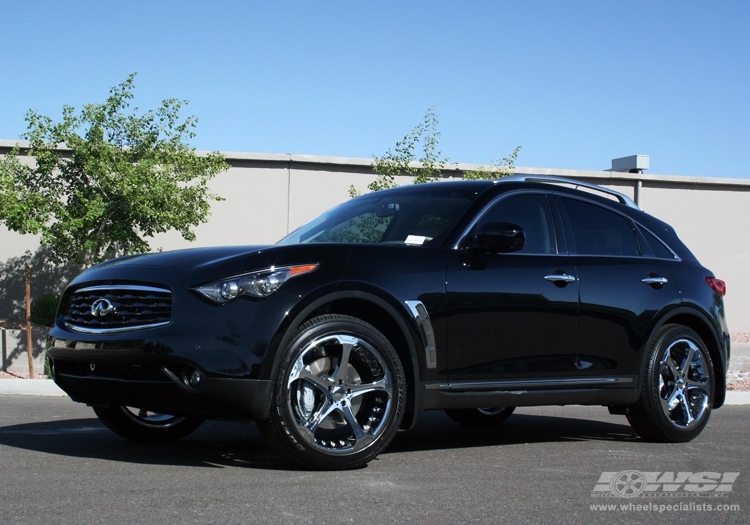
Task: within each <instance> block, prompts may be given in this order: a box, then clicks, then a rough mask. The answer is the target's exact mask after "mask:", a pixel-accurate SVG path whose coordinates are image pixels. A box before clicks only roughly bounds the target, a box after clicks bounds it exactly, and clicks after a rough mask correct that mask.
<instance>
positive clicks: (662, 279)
mask: <svg viewBox="0 0 750 525" xmlns="http://www.w3.org/2000/svg"><path fill="white" fill-rule="evenodd" d="M641 280H642V281H643V282H644V283H646V284H657V285H660V286H661V285H662V284H667V283H668V282H669V280H668V279H667V278H666V277H659V276H658V275H654V276H652V277H646V278H645V279H641Z"/></svg>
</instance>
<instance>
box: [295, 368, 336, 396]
mask: <svg viewBox="0 0 750 525" xmlns="http://www.w3.org/2000/svg"><path fill="white" fill-rule="evenodd" d="M297 379H305V380H306V381H307V382H308V383H310V384H312V385H313V386H315V387H316V388H317V389H318V390H320V391H321V392H323V393H326V392H327V391H328V388H329V387H330V386H331V385H333V381H331V379H330V378H329V377H325V376H324V377H319V376H316V375H315V374H313V373H312V372H310V370H308V369H307V368H303V369H302V370H301V371H300V373H299V374H298V376H297Z"/></svg>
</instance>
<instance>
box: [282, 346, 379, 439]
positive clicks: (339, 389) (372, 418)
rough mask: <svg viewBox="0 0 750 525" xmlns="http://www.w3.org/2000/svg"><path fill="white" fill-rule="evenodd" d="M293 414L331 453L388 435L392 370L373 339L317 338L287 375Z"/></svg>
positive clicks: (303, 430)
mask: <svg viewBox="0 0 750 525" xmlns="http://www.w3.org/2000/svg"><path fill="white" fill-rule="evenodd" d="M287 388H288V389H289V392H290V394H291V395H290V396H289V398H288V403H289V405H288V408H289V413H290V414H293V417H294V424H295V426H296V428H297V430H298V431H299V433H300V435H301V436H302V438H303V439H304V440H305V441H307V443H308V444H310V445H311V446H313V447H315V448H316V449H317V450H319V451H321V452H324V453H327V454H352V453H356V452H359V451H361V450H363V449H365V448H367V447H368V446H370V445H371V444H372V443H373V441H375V440H376V439H377V438H378V436H380V435H381V434H382V433H383V430H384V423H385V422H387V421H388V420H389V417H390V414H391V411H392V410H393V403H392V400H393V386H392V376H391V372H390V371H389V370H388V366H387V364H386V362H385V360H384V359H383V356H382V355H380V352H378V350H377V349H375V348H374V347H373V346H372V345H371V344H369V343H368V342H367V341H365V340H363V339H361V338H358V337H354V336H351V335H345V334H333V335H327V336H325V337H321V338H319V339H315V340H313V341H311V342H310V343H308V344H307V345H306V346H305V348H304V349H303V350H302V351H301V352H300V354H299V356H298V357H297V359H296V360H295V362H294V365H293V366H292V370H291V373H290V374H289V377H288V379H287Z"/></svg>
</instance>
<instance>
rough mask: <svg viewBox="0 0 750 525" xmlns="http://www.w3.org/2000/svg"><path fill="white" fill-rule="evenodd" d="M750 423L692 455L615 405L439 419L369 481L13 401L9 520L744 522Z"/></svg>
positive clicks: (373, 468)
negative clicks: (163, 440)
mask: <svg viewBox="0 0 750 525" xmlns="http://www.w3.org/2000/svg"><path fill="white" fill-rule="evenodd" d="M748 418H750V407H747V406H728V407H723V408H722V409H721V410H717V411H716V412H714V413H713V414H712V415H711V420H710V422H709V425H708V427H707V428H706V429H705V430H704V432H703V433H702V434H701V435H700V436H699V437H698V438H697V439H695V440H694V441H692V442H689V443H679V444H664V443H647V442H644V441H642V440H640V439H638V438H637V437H636V436H635V435H634V434H633V432H632V430H631V429H630V427H629V426H628V425H627V422H626V420H625V418H624V416H615V415H610V414H609V413H608V412H607V410H606V408H602V407H582V406H571V407H535V408H519V409H518V410H517V411H516V413H514V414H513V415H512V416H511V417H510V418H509V419H508V420H507V421H506V422H505V423H504V424H503V425H501V426H500V427H499V428H497V429H493V430H482V429H472V428H467V427H462V426H460V425H458V424H456V423H454V422H452V421H451V420H450V419H448V418H447V417H446V416H445V415H444V414H443V413H442V412H428V413H424V414H422V415H421V416H420V419H419V422H418V424H417V427H416V428H414V429H413V430H411V431H408V432H402V433H399V434H398V435H397V436H396V439H395V440H394V442H393V443H392V444H391V446H390V447H389V448H388V449H387V450H386V451H385V452H384V453H383V454H381V455H380V456H379V457H378V458H377V459H376V460H374V461H372V462H371V463H370V464H369V465H368V466H367V467H366V468H362V469H359V470H354V471H348V472H311V471H305V470H300V469H297V468H295V467H294V466H292V465H289V464H287V463H285V462H283V461H282V460H281V459H280V458H279V457H278V456H276V455H275V454H274V453H272V452H271V451H270V450H269V448H268V447H267V445H266V443H265V442H264V441H263V439H262V437H261V436H260V433H259V432H258V430H257V427H256V426H255V425H254V424H239V423H227V422H218V421H210V422H206V423H204V425H203V426H202V427H201V428H200V429H198V431H196V432H195V433H193V434H192V435H190V436H188V437H187V438H185V439H183V440H181V441H178V442H176V443H173V444H168V445H147V444H138V443H132V442H129V441H126V440H124V439H121V438H119V437H118V436H116V435H115V434H113V433H112V432H110V431H109V430H107V429H106V428H104V427H103V426H102V425H101V423H99V421H98V420H97V419H96V418H95V416H94V414H93V412H92V411H91V409H90V408H88V407H86V406H83V405H80V404H77V403H74V402H72V401H71V400H70V399H68V398H64V397H59V396H58V397H51V396H23V395H5V396H0V522H2V523H13V524H42V523H43V524H50V523H52V524H54V523H129V524H148V525H160V524H173V523H178V524H181V523H191V524H192V523H212V524H222V525H223V524H235V523H238V524H239V523H243V524H244V523H254V524H255V523H258V524H266V523H268V524H293V525H300V524H321V525H322V524H325V525H336V524H343V523H367V524H369V523H372V524H381V523H399V524H403V523H416V524H463V523H465V524H469V523H471V524H474V523H479V524H495V523H512V524H525V523H533V524H540V523H542V524H543V523H554V524H556V525H558V524H560V525H564V524H581V523H590V524H598V523H608V524H609V523H649V524H662V523H670V524H674V523H689V524H694V523H701V524H702V525H710V524H713V523H731V524H734V523H738V524H739V523H745V524H746V523H748V521H750V520H749V518H750V514H748V508H749V507H750V480H749V479H748V477H750V455H748V454H747V430H748V425H747V421H748ZM691 476H692V478H691ZM701 476H702V477H701ZM693 478H695V479H694V481H695V480H698V481H701V480H703V481H706V480H708V481H707V482H706V483H697V484H696V483H693V484H692V485H691V483H690V482H689V480H690V479H693ZM643 480H651V481H654V482H655V483H652V484H650V485H648V486H647V487H650V488H647V487H645V486H644V485H643V484H642V483H641V484H640V485H639V484H638V483H639V482H642V481H643ZM665 480H667V481H669V480H671V481H672V482H673V483H668V484H667V483H666V482H665ZM711 480H724V481H722V485H721V487H722V488H721V489H719V488H717V487H718V485H717V483H713V484H712V483H711V482H710V481H711ZM615 482H617V483H620V482H622V483H621V484H619V485H618V484H617V483H615ZM654 487H656V488H654ZM628 491H630V492H631V493H628ZM633 491H636V492H637V491H642V492H639V493H637V494H635V493H632V492H633ZM709 509H710V510H709Z"/></svg>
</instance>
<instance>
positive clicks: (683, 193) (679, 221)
mask: <svg viewBox="0 0 750 525" xmlns="http://www.w3.org/2000/svg"><path fill="white" fill-rule="evenodd" d="M14 144H15V141H2V140H0V155H2V154H4V153H7V152H8V151H9V150H10V148H11V147H12V146H13V145H14ZM224 155H225V156H226V157H227V160H228V162H229V164H230V165H231V168H230V169H229V170H228V171H226V172H224V173H222V174H219V175H218V176H217V177H216V178H215V179H214V180H212V181H211V183H210V186H211V189H212V190H213V191H214V192H215V193H217V194H219V195H221V196H222V197H224V198H225V199H226V200H224V201H221V202H215V203H213V204H212V206H211V213H212V215H211V217H210V219H209V221H208V222H207V223H205V224H202V225H200V226H198V227H197V228H196V235H197V239H196V241H195V242H193V243H189V242H187V241H185V240H184V239H182V237H181V236H180V235H179V234H177V233H175V232H168V233H165V234H160V235H157V236H155V237H154V238H153V239H152V240H151V243H150V244H151V247H152V248H153V249H154V250H157V249H162V250H174V249H181V248H190V247H199V246H214V245H252V244H272V243H275V242H276V241H278V240H279V239H281V238H282V237H284V236H285V235H286V234H287V233H289V232H291V231H293V230H294V229H296V228H297V227H299V226H301V225H302V224H304V223H305V222H307V221H308V220H310V219H312V218H314V217H315V216H317V215H318V214H320V213H321V212H323V211H325V210H327V209H328V208H330V207H332V206H334V205H336V204H339V203H341V202H344V201H346V200H348V199H349V194H348V190H349V186H351V185H354V186H355V188H357V189H359V190H360V191H363V192H364V191H366V187H367V185H368V184H369V183H370V182H371V181H372V180H374V179H375V177H376V176H375V174H374V173H373V172H372V170H371V168H370V163H371V159H357V158H343V157H321V156H310V155H278V154H265V153H237V152H225V153H224ZM479 168H480V166H478V165H473V164H450V165H448V166H447V167H446V169H445V171H444V173H445V174H446V180H450V179H456V178H460V177H461V176H462V173H463V172H464V171H466V170H474V169H479ZM516 173H518V174H525V175H532V176H540V175H555V176H561V177H568V178H572V179H580V180H586V181H589V182H593V183H595V184H600V185H603V186H607V187H611V188H613V189H616V190H618V191H621V192H623V193H625V194H626V195H628V196H630V197H631V198H633V199H634V200H636V202H638V203H639V204H640V206H641V207H642V208H643V209H644V210H645V211H647V212H648V213H651V214H652V215H655V216H657V217H659V218H660V219H662V220H665V221H666V222H668V223H670V224H671V225H672V226H673V227H674V228H675V229H676V230H677V233H678V234H679V236H680V237H681V238H682V240H683V241H684V242H685V243H686V244H687V245H688V246H689V247H690V249H691V250H692V251H693V253H695V255H696V257H698V259H699V260H700V261H701V263H703V264H704V265H705V266H706V267H708V268H709V269H710V270H711V271H713V272H714V273H715V275H716V276H717V277H719V278H721V279H724V280H725V281H726V282H727V288H728V292H727V296H726V297H725V304H726V311H727V320H728V323H729V329H730V331H731V332H732V333H738V332H741V333H745V332H750V279H748V277H747V268H748V267H750V227H748V226H749V225H750V179H721V178H708V177H684V176H672V175H658V174H637V173H617V172H610V171H588V170H566V169H553V168H525V167H518V168H517V169H516ZM399 179H401V180H398V181H397V182H398V183H399V184H402V185H403V184H408V183H410V180H409V178H408V177H399ZM27 250H28V251H29V252H30V255H29V257H32V258H33V257H36V259H35V260H36V264H37V266H38V268H37V270H36V274H39V272H40V271H41V272H44V268H43V262H44V257H43V253H42V252H40V250H39V240H38V238H36V237H34V236H21V235H18V234H16V233H14V232H9V231H8V230H6V229H5V228H4V227H2V226H0V318H2V317H12V316H14V315H15V316H17V312H16V314H13V313H12V312H9V311H8V310H15V311H17V310H18V308H19V306H18V305H19V304H20V303H19V300H22V298H23V296H22V295H21V294H22V293H23V292H22V291H21V290H19V289H18V285H17V283H16V281H14V280H12V279H10V280H9V276H8V275H7V274H8V273H9V272H10V271H11V270H12V271H17V268H18V267H19V265H20V264H21V263H22V262H23V261H22V259H23V254H24V252H25V251H27ZM4 272H5V273H4ZM36 274H35V275H36ZM73 275H75V270H74V269H67V270H66V271H65V272H60V273H59V275H57V279H55V275H45V277H44V279H41V278H40V279H38V280H37V282H36V283H34V282H33V281H32V284H33V285H32V294H34V295H36V294H41V293H43V292H47V293H49V292H50V291H51V292H52V293H55V292H56V291H57V290H59V289H61V288H62V287H64V285H65V282H67V280H68V279H70V278H71V277H72V276H73ZM32 279H35V277H34V276H32ZM11 281H12V282H11ZM8 283H10V284H8ZM40 290H41V291H40ZM11 307H12V308H11Z"/></svg>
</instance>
